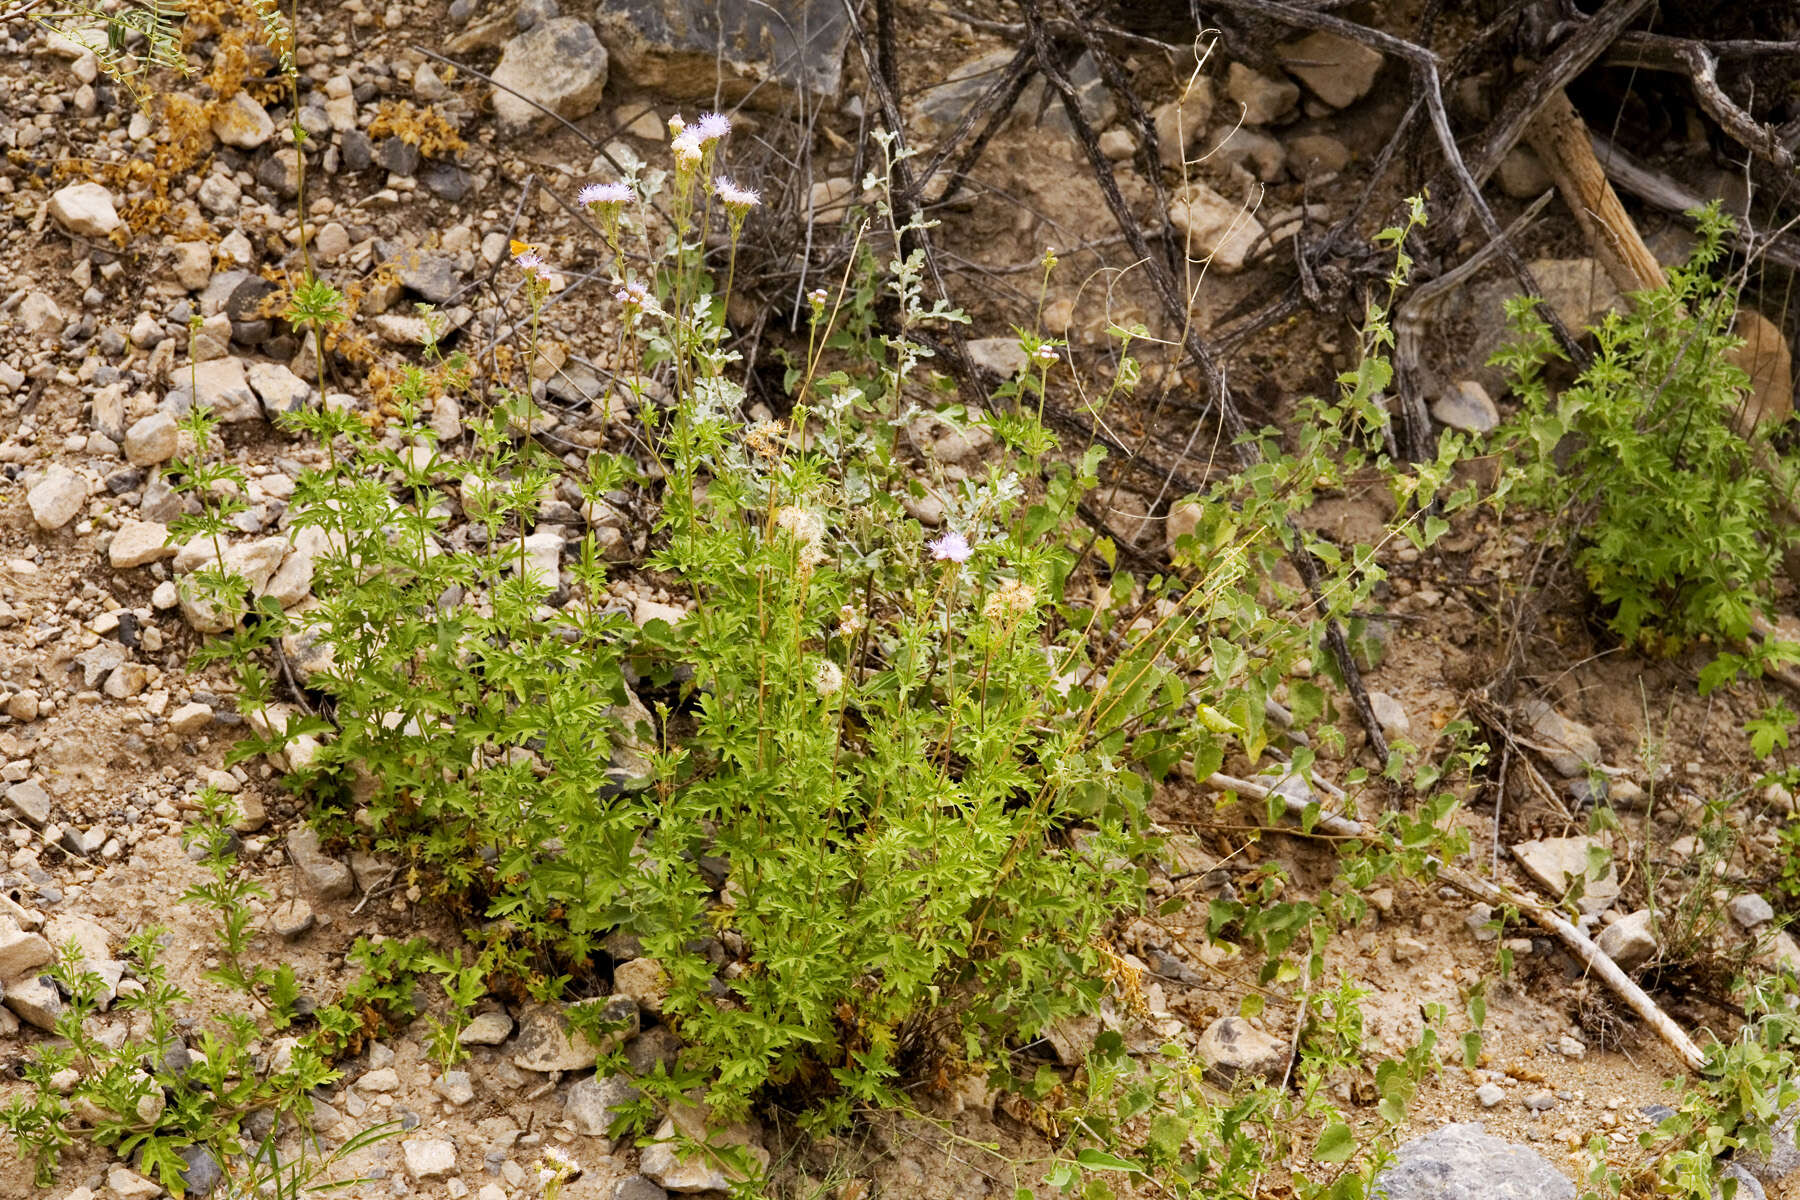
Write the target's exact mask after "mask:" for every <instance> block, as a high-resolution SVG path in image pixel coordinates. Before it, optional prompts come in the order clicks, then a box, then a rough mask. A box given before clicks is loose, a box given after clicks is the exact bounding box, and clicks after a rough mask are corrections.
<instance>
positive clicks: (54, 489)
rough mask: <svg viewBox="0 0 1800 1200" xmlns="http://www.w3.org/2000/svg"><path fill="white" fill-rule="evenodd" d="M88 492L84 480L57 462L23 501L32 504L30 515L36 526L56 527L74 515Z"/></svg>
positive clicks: (48, 528)
mask: <svg viewBox="0 0 1800 1200" xmlns="http://www.w3.org/2000/svg"><path fill="white" fill-rule="evenodd" d="M87 496H88V485H87V480H85V479H83V478H82V477H81V476H79V475H77V474H75V472H73V471H71V470H69V468H67V467H65V466H63V465H62V464H61V463H56V464H53V465H52V466H51V467H50V469H49V470H47V471H45V472H44V477H43V478H42V479H40V480H38V482H37V483H36V484H34V485H33V486H32V488H31V490H30V491H28V492H26V493H25V502H26V504H28V505H30V506H31V519H32V520H34V521H36V522H37V524H38V528H40V529H46V530H55V529H61V528H62V527H63V526H64V525H67V524H68V523H69V522H70V521H73V520H74V519H75V514H76V513H78V512H80V511H81V507H82V505H84V504H86V503H87Z"/></svg>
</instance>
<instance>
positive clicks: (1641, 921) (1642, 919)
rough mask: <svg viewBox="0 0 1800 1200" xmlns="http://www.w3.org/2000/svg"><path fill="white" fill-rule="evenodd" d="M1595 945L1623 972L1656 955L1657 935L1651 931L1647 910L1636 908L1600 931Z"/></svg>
mask: <svg viewBox="0 0 1800 1200" xmlns="http://www.w3.org/2000/svg"><path fill="white" fill-rule="evenodd" d="M1594 944H1595V945H1597V946H1599V947H1600V950H1601V952H1602V953H1603V954H1605V955H1606V956H1607V957H1608V958H1610V959H1612V960H1613V961H1614V962H1616V963H1618V964H1619V969H1620V970H1622V971H1631V970H1635V969H1636V968H1638V967H1641V966H1643V965H1644V964H1645V963H1647V962H1649V961H1650V960H1651V959H1653V958H1655V957H1656V951H1657V944H1656V935H1655V934H1654V933H1652V932H1651V931H1650V910H1649V909H1647V908H1644V909H1639V910H1638V911H1637V912H1634V913H1632V914H1631V915H1630V916H1627V917H1621V918H1619V919H1618V920H1617V921H1614V922H1613V923H1612V924H1611V925H1608V926H1607V927H1606V928H1605V929H1603V930H1601V931H1600V936H1599V937H1597V938H1595V939H1594Z"/></svg>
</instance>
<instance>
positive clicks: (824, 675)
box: [812, 658, 844, 696]
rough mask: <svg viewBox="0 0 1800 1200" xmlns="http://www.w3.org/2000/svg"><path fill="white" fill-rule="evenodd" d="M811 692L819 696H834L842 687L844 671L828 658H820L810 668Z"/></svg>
mask: <svg viewBox="0 0 1800 1200" xmlns="http://www.w3.org/2000/svg"><path fill="white" fill-rule="evenodd" d="M812 686H813V691H815V692H817V693H819V695H821V696H832V695H836V694H837V692H838V691H839V690H841V689H842V688H843V686H844V669H843V668H842V667H840V666H838V665H837V664H836V663H834V662H832V661H831V660H830V659H829V658H821V659H819V660H818V661H817V662H815V663H813V666H812Z"/></svg>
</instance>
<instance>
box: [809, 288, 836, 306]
mask: <svg viewBox="0 0 1800 1200" xmlns="http://www.w3.org/2000/svg"><path fill="white" fill-rule="evenodd" d="M806 298H807V300H808V301H810V302H811V304H812V306H813V307H814V308H824V307H825V302H826V301H828V300H830V299H831V296H830V294H829V293H827V292H826V291H825V289H824V288H814V289H813V290H812V291H810V292H808V293H806Z"/></svg>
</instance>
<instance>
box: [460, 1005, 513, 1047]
mask: <svg viewBox="0 0 1800 1200" xmlns="http://www.w3.org/2000/svg"><path fill="white" fill-rule="evenodd" d="M512 1028H513V1023H512V1018H511V1017H509V1016H507V1015H506V1014H505V1013H504V1012H500V1011H499V1010H490V1011H488V1012H484V1013H476V1014H475V1016H474V1017H473V1018H471V1019H470V1021H469V1023H468V1024H467V1025H465V1026H463V1028H462V1032H461V1033H459V1034H457V1035H456V1042H457V1044H458V1045H459V1046H498V1045H499V1044H500V1043H501V1042H504V1041H505V1040H506V1039H507V1038H508V1037H510V1036H512Z"/></svg>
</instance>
